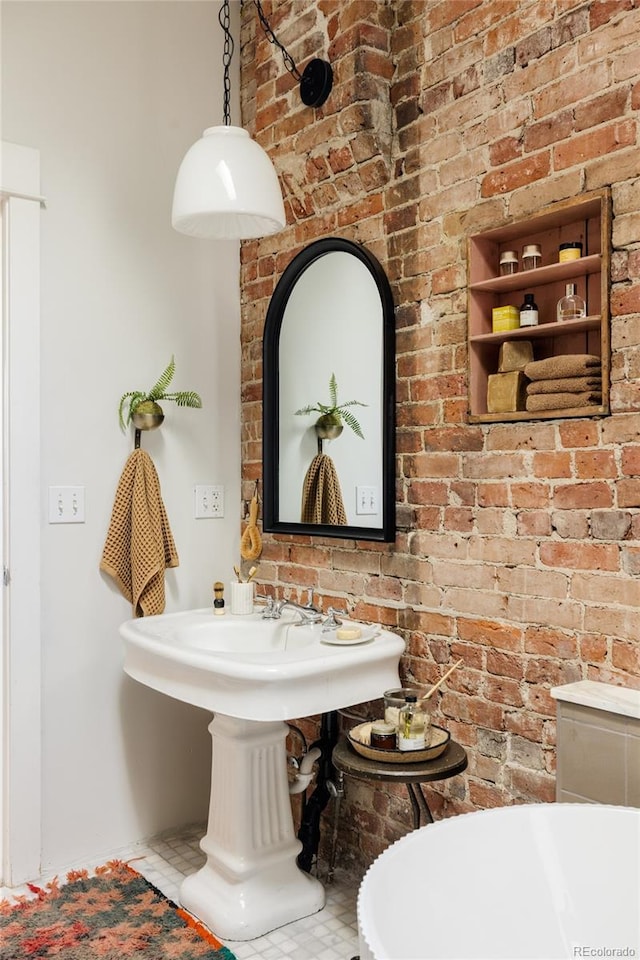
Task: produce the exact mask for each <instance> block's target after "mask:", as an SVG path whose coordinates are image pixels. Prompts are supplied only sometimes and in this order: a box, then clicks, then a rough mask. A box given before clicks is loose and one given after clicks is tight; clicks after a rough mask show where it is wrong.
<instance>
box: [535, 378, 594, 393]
mask: <svg viewBox="0 0 640 960" xmlns="http://www.w3.org/2000/svg"><path fill="white" fill-rule="evenodd" d="M601 387H602V378H601V377H561V378H560V379H559V380H532V381H531V383H530V384H529V385H528V386H527V393H528V394H529V395H531V394H532V393H584V392H585V390H600V389H601Z"/></svg>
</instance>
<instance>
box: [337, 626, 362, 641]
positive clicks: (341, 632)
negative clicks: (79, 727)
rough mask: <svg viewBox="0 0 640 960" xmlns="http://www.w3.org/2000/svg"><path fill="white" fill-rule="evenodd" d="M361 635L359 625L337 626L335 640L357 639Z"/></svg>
mask: <svg viewBox="0 0 640 960" xmlns="http://www.w3.org/2000/svg"><path fill="white" fill-rule="evenodd" d="M361 636H362V630H361V629H360V627H338V629H337V630H336V640H357V639H358V637H361Z"/></svg>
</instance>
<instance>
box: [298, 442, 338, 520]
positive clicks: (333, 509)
mask: <svg viewBox="0 0 640 960" xmlns="http://www.w3.org/2000/svg"><path fill="white" fill-rule="evenodd" d="M301 521H302V523H330V524H331V525H334V524H339V525H341V526H344V525H345V524H346V523H347V514H346V511H345V509H344V504H343V502H342V491H341V490H340V481H339V480H338V474H337V472H336V468H335V465H334V463H333V460H332V459H331V457H330V456H328V454H326V453H317V454H316V455H315V457H314V458H313V460H312V461H311V463H310V464H309V469H308V470H307V475H306V477H305V478H304V486H303V488H302V515H301Z"/></svg>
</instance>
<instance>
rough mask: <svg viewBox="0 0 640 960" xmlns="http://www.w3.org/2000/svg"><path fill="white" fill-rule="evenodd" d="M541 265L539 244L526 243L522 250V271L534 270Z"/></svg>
mask: <svg viewBox="0 0 640 960" xmlns="http://www.w3.org/2000/svg"><path fill="white" fill-rule="evenodd" d="M541 263H542V250H541V248H540V244H539V243H528V244H526V246H524V247H523V248H522V269H523V270H535V269H536V267H539V266H540V264H541Z"/></svg>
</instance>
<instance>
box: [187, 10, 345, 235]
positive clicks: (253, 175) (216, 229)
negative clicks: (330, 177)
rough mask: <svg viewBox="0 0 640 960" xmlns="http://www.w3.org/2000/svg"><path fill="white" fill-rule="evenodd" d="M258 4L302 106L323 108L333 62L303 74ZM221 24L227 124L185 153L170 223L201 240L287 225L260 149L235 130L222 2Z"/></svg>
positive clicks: (277, 188)
mask: <svg viewBox="0 0 640 960" xmlns="http://www.w3.org/2000/svg"><path fill="white" fill-rule="evenodd" d="M254 4H255V6H256V9H257V11H258V16H259V18H260V24H261V26H262V28H263V30H264V32H265V34H266V36H267V39H268V40H269V43H273V44H275V46H277V47H278V49H279V50H280V51H281V53H282V57H283V60H284V64H285V66H286V68H287V70H288V71H289V73H290V74H291V75H292V76H293V77H295V79H296V80H298V82H299V84H300V98H301V100H302V102H303V103H304V105H305V106H307V107H320V106H322V104H323V103H324V102H325V100H326V99H327V97H328V96H329V94H330V92H331V88H332V85H333V71H332V69H331V64H330V63H328V62H327V61H326V60H320V59H318V58H317V57H315V58H314V59H312V60H311V61H310V62H309V63H308V64H307V66H306V67H305V69H304V71H303V72H302V74H300V72H299V71H298V69H297V68H296V65H295V63H294V61H293V58H292V57H291V55H290V54H289V53H288V52H287V50H285V48H284V47H283V45H282V44H281V43H280V41H279V40H278V38H277V37H276V36H275V34H274V32H273V30H272V29H271V27H270V25H269V22H268V20H267V18H266V16H265V14H264V11H263V9H262V4H261V3H260V0H254ZM218 20H219V22H220V26H221V27H222V29H223V31H224V53H223V61H222V62H223V67H224V126H219V127H209V128H208V129H207V130H205V131H204V133H203V134H202V137H201V139H200V140H198V141H197V143H194V145H193V146H192V147H191V149H190V150H188V151H187V153H186V155H185V158H184V160H183V161H182V163H181V165H180V169H179V170H178V176H177V178H176V185H175V190H174V194H173V211H172V214H171V223H172V225H173V227H174V228H175V229H176V230H178V231H179V232H180V233H186V234H188V235H189V236H191V237H200V238H201V239H215V238H220V237H228V238H237V239H240V240H247V239H249V238H251V237H266V236H269V235H270V234H272V233H277V232H278V231H279V230H282V229H283V228H284V226H285V224H286V216H285V212H284V204H283V202H282V193H281V191H280V184H279V183H278V177H277V174H276V171H275V169H274V167H273V164H272V163H271V160H270V159H269V157H268V156H267V154H266V153H265V151H264V150H263V149H262V147H261V146H259V144H257V143H256V142H255V140H252V139H251V138H250V137H249V134H248V133H247V131H246V130H243V129H242V127H233V126H231V121H230V107H229V104H230V82H229V65H230V63H231V57H232V56H233V38H232V36H231V30H230V28H229V0H223V3H222V6H221V8H220V13H219V15H218Z"/></svg>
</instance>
